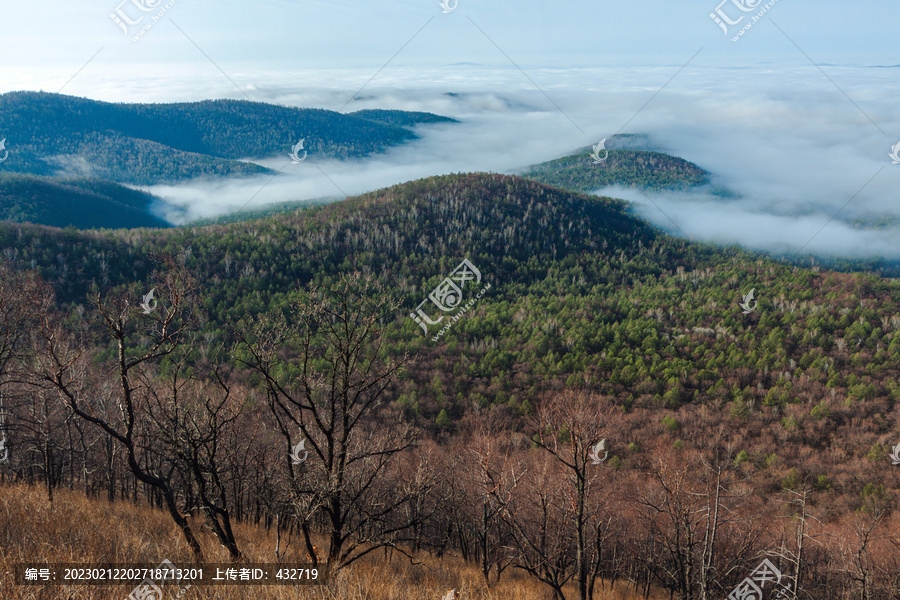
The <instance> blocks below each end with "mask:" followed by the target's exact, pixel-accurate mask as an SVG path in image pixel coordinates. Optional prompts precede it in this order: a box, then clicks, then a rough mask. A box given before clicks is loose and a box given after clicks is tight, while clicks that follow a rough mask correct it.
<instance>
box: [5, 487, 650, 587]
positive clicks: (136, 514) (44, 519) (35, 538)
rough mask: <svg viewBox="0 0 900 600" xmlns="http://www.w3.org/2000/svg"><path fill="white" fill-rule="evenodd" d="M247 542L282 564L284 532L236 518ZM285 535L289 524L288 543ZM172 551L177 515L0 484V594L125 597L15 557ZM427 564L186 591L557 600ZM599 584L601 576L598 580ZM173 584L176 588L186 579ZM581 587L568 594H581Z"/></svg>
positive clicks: (438, 561)
mask: <svg viewBox="0 0 900 600" xmlns="http://www.w3.org/2000/svg"><path fill="white" fill-rule="evenodd" d="M194 525H195V531H197V534H198V536H199V537H200V543H201V544H202V545H203V549H204V552H205V553H206V560H207V561H208V562H228V554H227V552H226V551H225V550H224V549H222V548H220V547H219V546H218V544H217V543H216V541H215V539H214V538H213V536H212V534H211V533H209V532H208V531H205V530H202V528H201V527H200V522H199V521H197V522H195V523H194ZM235 527H236V531H235V535H236V536H237V539H238V542H239V543H240V545H241V550H242V551H243V552H244V554H245V555H246V556H247V558H248V560H249V561H250V562H256V563H274V562H276V561H275V557H274V549H275V532H274V530H271V531H268V532H267V531H266V529H265V528H264V527H258V526H254V525H248V524H241V523H238V524H236V525H235ZM285 542H286V536H285V534H284V533H282V541H281V543H282V548H283V549H284V545H285ZM286 554H287V560H294V561H303V560H305V558H306V553H305V551H301V549H300V546H299V544H298V540H297V538H294V539H293V540H292V541H291V544H290V545H289V546H288V547H287V549H286ZM163 559H169V560H171V561H172V562H174V563H175V564H177V565H179V566H187V565H189V564H190V563H191V555H190V551H189V550H188V548H187V545H186V544H185V543H184V542H183V540H182V538H181V533H180V532H179V531H178V530H177V528H176V527H175V525H174V524H173V523H172V522H171V520H170V519H169V517H168V515H166V514H165V513H164V512H162V511H159V510H154V509H150V508H147V507H141V506H135V505H133V504H130V503H126V502H119V503H114V504H110V503H108V502H107V501H105V500H97V499H90V498H87V497H86V496H84V495H83V494H81V493H78V492H72V491H69V490H57V491H56V492H55V493H54V499H53V502H52V503H50V502H48V500H47V495H46V492H45V490H44V489H43V488H40V487H34V486H28V485H23V484H13V485H8V484H0V600H26V599H27V600H45V599H46V600H76V599H77V600H88V599H90V600H113V599H114V600H125V599H126V598H127V596H128V594H129V593H131V591H132V589H133V586H132V585H127V586H67V587H66V586H53V587H51V586H23V585H15V584H14V578H13V568H14V566H15V564H16V563H19V562H26V561H42V562H48V563H76V562H77V563H103V562H106V563H120V564H124V563H153V564H158V563H160V562H162V560H163ZM417 563H418V564H411V561H410V560H409V559H408V558H405V557H403V556H401V555H400V554H399V553H394V554H393V556H388V555H386V553H384V552H381V551H376V552H374V553H373V554H372V555H370V556H368V557H366V558H364V559H363V560H361V561H359V562H357V563H355V564H353V565H352V566H351V567H349V568H348V569H345V570H344V571H342V572H341V573H339V574H338V576H337V577H335V578H333V579H332V581H330V582H328V583H326V584H323V585H316V586H276V585H272V586H193V587H191V588H190V589H187V590H186V591H185V592H184V593H183V595H181V596H180V598H179V600H193V599H216V600H237V599H239V598H240V599H253V600H256V599H270V598H271V599H272V600H306V599H309V600H441V599H442V598H443V597H444V595H445V594H446V592H447V591H448V590H450V589H453V588H455V589H456V590H457V598H459V599H460V600H548V599H550V598H551V597H552V595H551V594H550V592H549V589H548V588H547V587H545V586H543V585H542V584H540V583H539V582H536V581H535V580H534V579H532V578H531V577H530V576H528V575H527V574H525V573H522V572H519V571H513V570H512V569H508V570H507V571H506V572H505V573H504V574H503V577H502V578H501V580H500V582H499V583H498V584H497V585H495V586H493V588H488V587H487V586H486V585H485V583H484V580H483V578H482V576H481V574H480V572H479V571H478V569H477V568H476V567H475V566H474V565H471V564H466V563H465V562H463V561H462V560H460V559H459V558H457V557H454V556H446V555H445V556H444V557H442V558H437V557H435V556H432V555H430V554H427V553H422V554H421V555H419V556H417ZM598 587H599V583H598ZM172 590H173V592H171V593H169V592H167V595H166V597H165V598H166V600H168V599H169V598H174V597H175V595H176V594H175V592H177V591H178V589H177V588H172ZM576 595H577V594H576V591H575V590H574V589H572V590H571V592H569V593H567V598H568V599H570V600H571V599H573V598H575V597H576ZM638 598H639V596H636V595H634V594H633V593H632V590H631V589H630V588H629V589H626V587H625V586H624V585H622V586H617V588H616V589H614V590H611V589H609V588H608V587H605V588H604V589H600V590H599V591H598V592H597V593H595V600H637V599H638Z"/></svg>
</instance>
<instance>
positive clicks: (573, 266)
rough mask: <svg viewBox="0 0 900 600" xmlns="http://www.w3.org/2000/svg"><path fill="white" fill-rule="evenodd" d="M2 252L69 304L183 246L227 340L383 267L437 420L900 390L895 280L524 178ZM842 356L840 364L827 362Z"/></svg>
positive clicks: (439, 180) (404, 190)
mask: <svg viewBox="0 0 900 600" xmlns="http://www.w3.org/2000/svg"><path fill="white" fill-rule="evenodd" d="M61 236H62V237H61ZM135 236H137V237H135ZM0 248H10V249H16V251H17V252H18V256H19V257H20V258H21V260H23V261H25V262H26V263H28V264H30V262H31V261H32V260H34V263H35V265H36V267H37V269H38V270H39V271H40V273H41V274H42V275H43V276H44V277H45V278H47V279H48V280H51V281H56V282H58V285H59V288H60V290H61V294H62V295H63V296H64V297H66V298H84V297H85V295H86V294H88V293H89V292H90V290H91V289H92V288H93V287H94V286H97V285H100V282H101V281H102V275H103V273H102V272H101V270H100V263H99V259H98V258H97V257H98V256H101V255H102V256H105V257H106V259H105V260H106V261H107V263H108V264H109V278H110V285H120V284H122V285H124V284H132V283H136V282H144V281H147V278H148V276H149V273H150V270H151V269H152V266H153V265H152V263H151V261H150V260H149V259H148V258H147V257H148V256H149V254H150V253H152V252H164V253H171V254H173V255H184V256H185V257H186V260H187V264H188V265H189V266H190V267H191V268H192V269H194V270H195V271H196V273H197V274H198V277H199V278H200V281H201V284H202V289H203V294H204V298H205V300H204V305H205V307H206V309H207V310H208V311H209V317H210V323H209V325H208V327H210V328H211V329H212V330H217V331H218V332H219V334H221V335H224V336H225V337H226V338H227V333H226V332H227V330H228V327H229V324H230V323H235V322H237V321H239V320H240V319H241V318H242V317H245V316H247V315H253V314H258V313H260V312H262V311H265V310H267V309H269V308H273V307H278V306H282V305H283V304H284V303H285V302H286V301H287V300H288V298H289V297H290V294H291V290H293V289H294V288H295V287H296V286H297V285H298V284H304V283H306V282H310V281H328V280H331V279H333V278H334V277H335V276H336V274H338V273H343V272H348V271H352V270H360V269H363V270H366V271H367V272H370V273H372V274H374V275H376V276H377V277H378V278H379V279H380V280H381V281H383V282H384V283H385V284H387V285H388V286H389V287H390V288H391V289H392V290H394V291H395V292H396V293H397V294H399V295H400V296H401V297H402V299H403V302H404V306H403V307H402V308H401V309H400V310H399V311H398V313H397V316H396V322H395V323H394V324H393V327H395V328H396V331H395V333H394V334H393V335H394V336H395V342H396V349H397V351H399V349H400V348H402V347H406V346H407V345H410V347H411V348H413V349H414V350H415V351H416V352H419V353H421V362H419V363H418V364H419V366H418V367H416V369H415V370H414V371H412V372H411V373H410V375H409V379H408V381H407V382H406V383H405V384H404V386H405V387H404V390H403V392H402V394H403V397H404V398H405V400H404V402H405V403H406V404H407V405H408V407H409V410H410V411H411V413H412V414H414V415H416V416H417V418H420V419H424V420H425V421H426V422H427V421H429V420H431V419H434V418H435V417H436V416H437V414H438V413H439V412H440V411H441V410H443V411H445V412H446V413H447V414H449V415H450V416H451V417H452V418H460V417H462V415H463V414H464V413H465V411H466V407H467V406H468V405H469V403H470V402H471V399H472V398H477V399H478V402H481V403H485V404H488V405H489V404H498V403H499V404H509V405H510V406H511V407H514V408H515V410H521V411H527V407H528V406H532V405H533V403H534V402H535V401H537V400H538V399H539V398H540V397H541V395H542V394H543V393H544V392H545V391H547V390H550V389H554V388H555V387H558V386H563V387H571V386H575V387H578V386H581V385H586V384H589V385H591V386H592V387H595V388H597V389H599V390H601V391H602V392H604V393H609V394H613V395H615V396H616V397H619V398H621V399H622V401H623V402H626V403H628V404H632V403H633V404H636V405H642V406H659V407H662V406H667V407H670V408H674V407H678V406H681V405H683V404H685V403H700V404H705V403H710V402H711V403H714V404H716V403H722V402H731V401H739V402H744V403H746V402H751V401H752V402H755V403H756V404H755V405H756V406H761V405H763V403H764V402H765V403H768V404H772V403H775V404H777V405H779V406H781V405H784V404H790V403H795V402H799V403H803V402H807V401H812V400H814V399H816V397H817V396H816V394H817V393H818V392H817V391H816V390H821V389H822V388H823V386H826V385H827V386H828V387H829V388H834V389H836V390H844V393H850V391H851V390H852V389H858V390H862V389H863V388H860V387H859V386H864V388H865V390H870V391H867V392H865V393H866V394H867V395H868V394H878V395H882V396H883V395H888V396H890V397H892V398H893V397H894V396H895V395H897V394H898V393H900V392H898V387H897V385H896V380H897V375H898V372H897V366H896V363H895V358H896V356H895V355H896V353H897V352H900V337H895V331H896V324H895V322H894V321H893V320H892V319H894V316H895V315H897V314H900V286H898V285H897V284H896V283H894V282H891V281H889V280H883V279H879V278H877V277H874V276H871V275H866V274H852V275H844V274H838V273H830V272H822V271H819V270H815V269H813V270H811V269H803V268H799V267H796V266H789V265H785V264H782V263H779V262H778V261H775V260H773V259H770V258H766V257H764V256H762V255H758V254H753V253H748V252H745V251H742V250H740V249H737V248H718V247H715V246H712V245H707V244H698V243H689V242H686V241H684V240H679V239H676V238H672V237H670V236H668V235H665V234H663V233H661V232H659V231H658V230H656V229H654V228H653V227H651V226H649V225H647V224H646V223H644V222H643V221H641V220H639V219H637V218H636V217H633V216H632V215H630V214H629V212H628V206H627V205H626V204H625V203H624V202H621V201H617V200H612V199H606V198H596V197H591V196H583V195H578V194H572V193H569V192H565V191H562V190H559V189H556V188H551V187H548V186H545V185H542V184H538V183H535V182H531V181H528V180H525V179H521V178H517V177H508V176H501V175H487V174H467V175H453V176H442V177H432V178H428V179H424V180H419V181H414V182H410V183H407V184H403V185H398V186H394V187H391V188H387V189H384V190H378V191H375V192H371V193H369V194H364V195H362V196H359V197H356V198H351V199H348V200H345V201H342V202H338V203H334V204H330V205H327V206H322V207H316V208H308V209H304V210H299V211H295V212H291V213H281V214H277V215H273V216H269V217H266V218H264V219H260V220H258V221H249V222H243V223H234V224H227V225H214V226H206V227H187V228H178V229H172V230H167V231H164V232H162V231H161V232H147V233H135V232H107V233H104V234H77V233H71V232H51V231H48V230H45V229H41V228H36V227H23V226H3V227H0ZM466 257H468V258H469V259H470V260H471V261H472V263H473V264H475V265H476V266H477V267H478V268H479V269H480V270H481V272H482V273H483V275H484V277H485V279H486V280H487V281H490V282H492V285H493V289H492V291H491V292H490V294H489V298H486V299H485V300H483V301H482V302H481V303H480V304H479V305H478V307H477V310H475V311H474V312H473V313H472V314H471V315H470V316H467V317H466V318H465V319H463V320H462V321H461V322H460V323H458V324H457V325H456V326H455V327H454V328H453V330H452V331H451V332H450V333H449V334H447V335H446V336H444V337H442V338H441V339H440V340H439V341H437V342H434V341H432V340H431V338H430V337H425V336H424V335H423V334H422V330H421V329H420V328H419V327H418V326H417V325H416V324H415V323H414V322H413V320H412V319H410V318H409V317H408V315H409V312H410V311H411V310H412V309H414V308H415V306H417V305H418V303H419V302H421V301H422V300H424V299H425V298H426V297H427V293H428V292H429V291H430V290H431V289H432V288H433V287H434V286H435V285H436V284H437V283H439V282H440V281H441V280H442V279H443V278H444V277H446V275H447V274H448V273H449V272H450V271H452V269H453V268H454V267H455V266H456V265H458V264H459V262H460V261H461V260H462V259H463V258H466ZM60 261H62V262H64V263H65V267H62V266H61V262H60ZM751 288H755V290H756V297H757V298H758V300H759V308H758V310H756V311H755V312H753V313H751V314H749V315H745V314H742V311H741V309H740V308H739V306H738V303H739V301H740V299H741V298H742V296H743V294H745V293H746V292H748V291H749V290H750V289H751ZM841 339H842V340H844V342H842V343H843V344H844V346H843V347H839V346H837V344H838V340H841ZM851 341H852V345H851ZM826 359H827V360H826ZM832 363H834V364H835V365H836V364H841V365H842V368H841V370H835V369H833V368H830V367H829V368H825V365H832ZM440 365H443V367H440ZM445 368H446V369H449V370H450V371H449V372H452V376H449V375H447V376H445V375H440V376H439V377H438V379H439V380H440V384H438V383H436V382H435V381H434V377H435V373H436V371H435V369H438V370H442V369H445ZM835 368H836V367H835ZM788 374H790V377H788ZM798 378H800V379H798ZM798 381H805V382H808V383H804V384H803V385H802V386H799V385H798V383H797V382H798ZM853 393H856V392H853ZM859 393H862V392H859ZM816 401H817V402H818V400H816Z"/></svg>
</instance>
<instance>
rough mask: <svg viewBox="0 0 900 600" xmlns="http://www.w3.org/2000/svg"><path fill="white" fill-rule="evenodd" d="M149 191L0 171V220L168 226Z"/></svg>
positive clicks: (86, 225)
mask: <svg viewBox="0 0 900 600" xmlns="http://www.w3.org/2000/svg"><path fill="white" fill-rule="evenodd" d="M156 201H158V200H157V199H156V198H154V197H153V196H151V195H150V194H147V193H144V192H141V191H138V190H132V189H130V188H127V187H124V186H121V185H118V184H115V183H111V182H108V181H98V180H91V179H72V180H58V179H50V178H47V177H38V176H34V175H19V174H12V173H0V220H4V221H14V222H18V223H22V222H31V223H40V224H42V225H49V226H51V227H77V228H80V229H90V228H98V227H106V228H127V229H131V228H135V227H169V224H168V223H166V221H164V220H163V219H161V218H158V217H155V216H153V215H152V213H151V208H152V205H153V203H154V202H156Z"/></svg>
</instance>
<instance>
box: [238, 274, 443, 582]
mask: <svg viewBox="0 0 900 600" xmlns="http://www.w3.org/2000/svg"><path fill="white" fill-rule="evenodd" d="M398 310H399V303H398V302H397V301H396V300H394V299H393V298H391V297H389V296H388V295H386V294H385V293H384V292H383V290H382V289H381V287H380V286H378V285H376V283H375V282H374V281H373V280H372V278H371V277H368V276H365V277H364V276H362V275H359V274H352V275H344V276H342V277H341V278H340V279H339V280H338V281H337V282H336V283H334V284H333V285H330V286H328V287H319V286H315V285H310V286H309V287H308V288H307V289H306V290H302V291H301V292H300V294H299V299H298V300H297V301H296V302H294V303H293V304H292V305H291V307H290V309H289V310H288V311H286V312H285V313H277V314H269V315H266V316H265V317H263V318H261V319H259V320H258V321H257V322H255V323H254V324H252V325H249V324H244V325H242V326H241V330H240V331H238V334H237V335H238V337H239V339H240V341H241V343H240V345H239V347H238V349H237V350H238V352H243V353H244V360H245V363H246V364H247V365H249V366H250V367H251V368H253V369H254V370H256V371H257V372H258V373H259V374H260V375H261V376H262V380H263V382H264V386H265V391H266V394H267V398H268V403H269V408H270V410H271V414H272V415H273V417H274V419H275V423H276V428H277V430H278V432H279V433H280V435H281V437H282V440H283V441H282V445H283V449H284V450H283V464H284V466H285V469H286V470H287V472H288V473H289V481H290V486H291V496H292V500H293V503H294V506H295V513H296V518H297V519H298V524H299V526H300V530H301V532H302V533H303V536H304V539H305V543H306V549H307V553H308V554H309V555H310V557H311V558H312V560H313V562H314V563H316V564H318V563H319V562H320V561H321V559H322V556H320V553H319V551H318V550H317V549H316V548H315V546H314V544H313V542H312V538H311V531H312V527H313V526H314V525H315V522H316V520H317V519H321V521H322V522H323V525H324V526H325V529H326V531H327V536H328V548H327V552H326V554H325V557H324V558H326V560H327V564H326V567H325V568H326V570H328V571H330V572H332V573H333V572H335V571H336V570H338V569H341V568H343V567H345V566H347V565H349V564H351V563H352V562H354V561H356V560H358V559H359V558H362V557H363V556H365V555H367V554H368V553H370V552H372V551H374V550H376V549H378V548H382V547H386V546H389V547H391V548H395V549H400V547H399V546H398V543H399V542H400V541H403V540H404V539H406V538H405V536H407V535H408V534H409V532H410V530H411V529H412V528H413V527H414V525H415V523H416V522H417V520H418V519H420V518H422V515H419V516H417V517H411V518H402V516H401V515H402V514H403V511H402V508H403V507H404V506H405V505H406V504H407V503H409V502H410V501H411V500H413V499H414V498H415V497H416V495H418V494H420V493H424V492H427V490H428V489H430V486H432V485H434V481H433V479H429V478H426V480H424V481H423V480H421V479H420V478H418V477H417V476H416V475H415V474H413V475H412V476H408V475H404V474H402V473H398V472H397V471H396V468H397V465H398V461H397V459H398V458H399V455H400V454H401V453H404V452H405V451H407V450H408V449H410V448H412V447H413V445H414V443H415V441H416V435H415V433H414V431H413V429H412V428H411V427H410V426H409V425H407V424H405V423H404V422H403V420H402V416H401V415H400V413H399V412H398V411H395V410H393V409H392V408H391V407H390V406H388V405H387V404H386V403H385V394H386V392H387V390H388V389H389V388H390V386H391V385H392V383H393V381H394V379H395V377H396V375H397V373H398V371H399V370H400V369H401V368H402V367H403V365H404V362H405V360H406V357H405V356H401V357H398V358H396V359H394V358H392V357H389V356H385V355H384V348H385V343H386V341H387V340H386V339H385V337H384V335H383V333H384V328H383V325H382V323H383V321H384V319H389V320H390V319H393V318H394V316H395V315H396V314H397V311H398ZM301 442H302V445H301ZM292 456H293V457H292ZM388 475H391V476H393V477H405V479H404V480H402V481H396V482H391V481H390V480H386V479H385V478H386V477H387V476H388ZM416 482H418V483H416ZM401 551H402V550H401Z"/></svg>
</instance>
